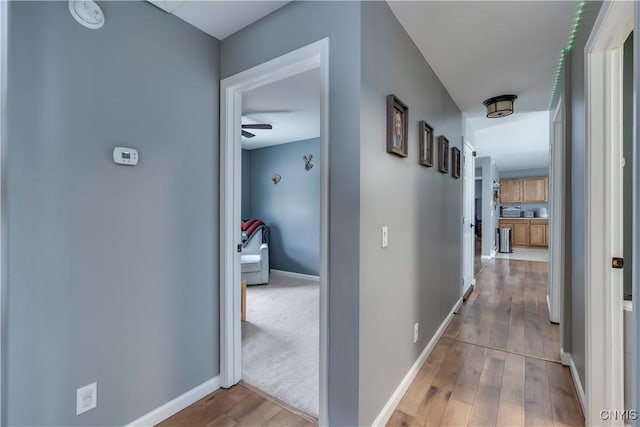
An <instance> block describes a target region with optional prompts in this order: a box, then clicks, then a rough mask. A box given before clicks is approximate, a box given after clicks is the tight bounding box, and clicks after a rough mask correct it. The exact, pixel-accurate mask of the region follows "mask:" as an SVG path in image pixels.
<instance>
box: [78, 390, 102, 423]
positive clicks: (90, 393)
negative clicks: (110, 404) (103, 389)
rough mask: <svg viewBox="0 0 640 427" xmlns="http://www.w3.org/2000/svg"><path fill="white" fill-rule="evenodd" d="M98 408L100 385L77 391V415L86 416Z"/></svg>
mask: <svg viewBox="0 0 640 427" xmlns="http://www.w3.org/2000/svg"><path fill="white" fill-rule="evenodd" d="M96 406H98V383H93V384H89V385H86V386H84V387H80V388H79V389H78V390H76V415H80V414H84V413H85V412H87V411H89V410H91V409H93V408H95V407H96Z"/></svg>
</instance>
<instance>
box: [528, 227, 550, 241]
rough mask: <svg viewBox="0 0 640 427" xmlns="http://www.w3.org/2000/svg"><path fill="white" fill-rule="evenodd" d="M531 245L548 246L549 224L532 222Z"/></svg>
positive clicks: (530, 231) (530, 230) (530, 229)
mask: <svg viewBox="0 0 640 427" xmlns="http://www.w3.org/2000/svg"><path fill="white" fill-rule="evenodd" d="M529 245H531V246H547V226H546V225H544V224H531V225H530V226H529Z"/></svg>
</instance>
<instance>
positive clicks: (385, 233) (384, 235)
mask: <svg viewBox="0 0 640 427" xmlns="http://www.w3.org/2000/svg"><path fill="white" fill-rule="evenodd" d="M387 246H389V227H388V226H386V225H384V226H382V247H383V248H386V247H387Z"/></svg>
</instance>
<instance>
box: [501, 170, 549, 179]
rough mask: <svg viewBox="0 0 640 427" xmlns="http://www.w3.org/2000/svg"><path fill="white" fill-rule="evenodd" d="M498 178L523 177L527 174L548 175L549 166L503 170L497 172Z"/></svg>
mask: <svg viewBox="0 0 640 427" xmlns="http://www.w3.org/2000/svg"><path fill="white" fill-rule="evenodd" d="M499 175H500V178H525V177H528V176H549V168H534V169H518V170H504V171H500V172H499Z"/></svg>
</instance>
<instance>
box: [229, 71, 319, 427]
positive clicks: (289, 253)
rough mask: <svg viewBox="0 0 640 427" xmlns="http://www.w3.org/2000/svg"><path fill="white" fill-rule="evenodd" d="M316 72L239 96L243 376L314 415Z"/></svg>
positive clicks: (316, 409) (316, 380)
mask: <svg viewBox="0 0 640 427" xmlns="http://www.w3.org/2000/svg"><path fill="white" fill-rule="evenodd" d="M321 161H322V158H321V156H320V70H319V69H317V68H316V69H312V70H309V71H305V72H303V73H300V74H296V75H294V76H290V77H288V78H285V79H282V80H279V81H276V82H273V83H271V84H268V85H265V86H261V87H258V88H256V89H252V90H250V91H247V92H245V93H244V94H243V97H242V162H241V163H242V186H241V193H242V194H241V211H242V225H241V233H242V234H241V239H242V251H241V256H240V258H241V271H242V273H241V277H242V290H243V291H242V292H243V296H242V380H243V382H244V383H245V384H248V385H249V386H253V387H254V388H256V389H258V390H260V391H262V392H265V393H267V394H268V395H270V396H272V397H275V398H276V399H277V400H279V401H281V402H284V403H285V404H287V405H289V406H291V407H292V408H293V409H296V410H299V411H302V412H303V413H304V414H308V415H311V416H312V417H313V418H314V419H317V417H318V413H319V407H318V396H319V307H320V289H319V288H320V286H319V284H320V283H319V274H320V162H321Z"/></svg>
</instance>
